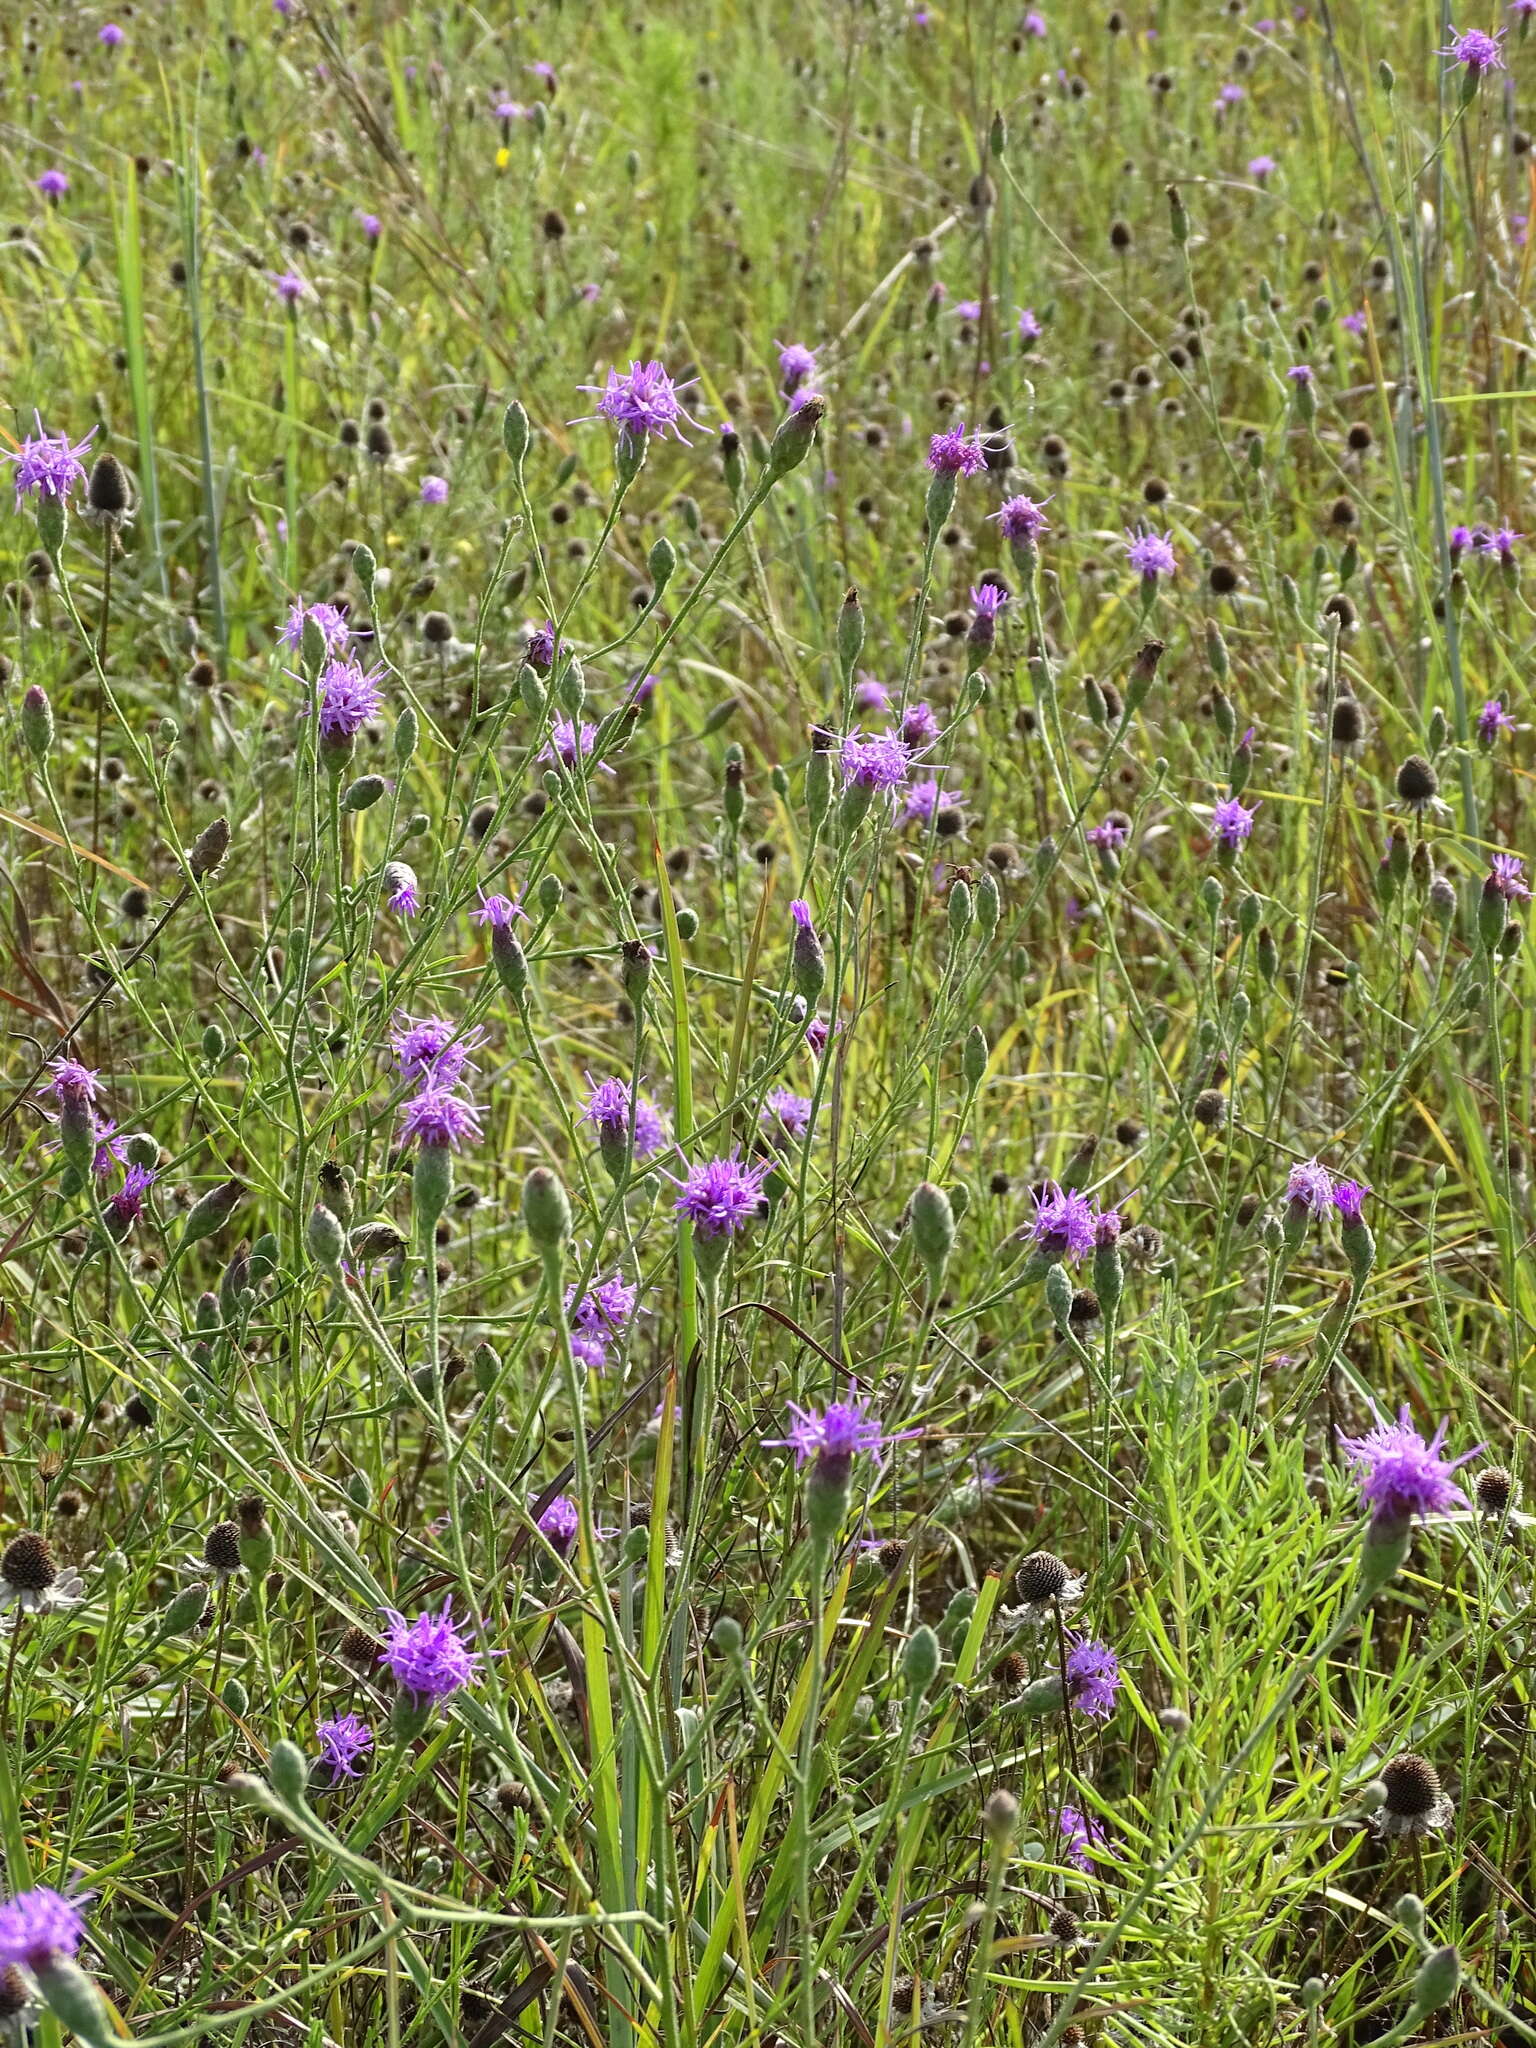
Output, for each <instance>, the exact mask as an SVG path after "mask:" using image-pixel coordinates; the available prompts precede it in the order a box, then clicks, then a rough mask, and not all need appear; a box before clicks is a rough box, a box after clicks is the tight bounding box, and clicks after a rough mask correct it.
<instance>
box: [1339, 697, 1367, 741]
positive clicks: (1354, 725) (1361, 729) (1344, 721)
mask: <svg viewBox="0 0 1536 2048" xmlns="http://www.w3.org/2000/svg"><path fill="white" fill-rule="evenodd" d="M1364 738H1365V713H1364V712H1363V711H1362V710H1361V708H1360V700H1359V699H1358V698H1357V697H1340V698H1339V699H1338V701H1337V702H1336V703H1335V705H1334V707H1333V744H1334V745H1335V746H1336V747H1357V746H1359V744H1360V742H1361V740H1363V739H1364Z"/></svg>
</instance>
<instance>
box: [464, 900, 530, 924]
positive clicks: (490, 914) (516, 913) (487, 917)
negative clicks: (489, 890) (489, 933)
mask: <svg viewBox="0 0 1536 2048" xmlns="http://www.w3.org/2000/svg"><path fill="white" fill-rule="evenodd" d="M469 914H470V917H471V918H472V919H473V921H474V922H475V923H476V924H488V925H489V926H490V927H491V929H492V930H493V931H501V930H505V929H506V928H507V927H508V926H509V925H511V924H512V923H513V921H514V920H515V919H517V918H519V917H520V918H522V919H523V920H524V922H525V923H526V922H527V918H528V913H527V911H526V910H524V909H523V907H522V905H521V904H520V903H519V902H518V900H517V898H516V897H515V896H482V897H481V898H480V902H479V905H478V906H477V908H475V909H474V910H472V911H471V912H470V913H469Z"/></svg>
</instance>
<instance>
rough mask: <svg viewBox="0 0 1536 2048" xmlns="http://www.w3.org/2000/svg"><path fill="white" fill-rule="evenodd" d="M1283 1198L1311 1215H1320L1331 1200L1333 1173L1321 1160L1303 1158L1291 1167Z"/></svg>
mask: <svg viewBox="0 0 1536 2048" xmlns="http://www.w3.org/2000/svg"><path fill="white" fill-rule="evenodd" d="M1285 1198H1286V1200H1287V1201H1288V1202H1294V1203H1296V1204H1297V1205H1298V1207H1300V1208H1302V1209H1305V1210H1307V1211H1308V1212H1309V1213H1310V1214H1311V1215H1313V1216H1321V1215H1322V1213H1323V1211H1324V1210H1325V1209H1326V1208H1327V1207H1328V1206H1329V1204H1330V1203H1331V1202H1332V1200H1333V1175H1332V1174H1331V1173H1330V1172H1329V1171H1328V1169H1327V1167H1326V1166H1324V1165H1323V1163H1322V1162H1321V1160H1318V1159H1305V1160H1303V1161H1302V1162H1301V1164H1300V1165H1299V1166H1293V1167H1292V1168H1291V1171H1290V1175H1289V1177H1288V1179H1287V1180H1286V1183H1285Z"/></svg>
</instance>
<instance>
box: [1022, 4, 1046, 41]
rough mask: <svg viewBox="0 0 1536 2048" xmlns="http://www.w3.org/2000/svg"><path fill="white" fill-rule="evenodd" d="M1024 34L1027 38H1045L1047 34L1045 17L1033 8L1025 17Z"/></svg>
mask: <svg viewBox="0 0 1536 2048" xmlns="http://www.w3.org/2000/svg"><path fill="white" fill-rule="evenodd" d="M1024 33H1025V35H1027V36H1043V35H1044V34H1045V33H1046V27H1045V16H1044V15H1043V14H1040V13H1037V12H1036V10H1035V9H1034V8H1031V9H1030V11H1029V13H1028V14H1026V15H1025V17H1024Z"/></svg>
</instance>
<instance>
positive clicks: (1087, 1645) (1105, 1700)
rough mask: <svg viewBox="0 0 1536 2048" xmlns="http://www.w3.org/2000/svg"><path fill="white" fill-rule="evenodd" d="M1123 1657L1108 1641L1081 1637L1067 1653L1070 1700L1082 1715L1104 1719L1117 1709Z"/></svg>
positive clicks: (1068, 1694) (1068, 1695)
mask: <svg viewBox="0 0 1536 2048" xmlns="http://www.w3.org/2000/svg"><path fill="white" fill-rule="evenodd" d="M1120 1684H1121V1679H1120V1659H1119V1658H1118V1657H1117V1656H1116V1655H1115V1653H1114V1651H1113V1650H1112V1649H1111V1648H1110V1647H1109V1645H1108V1644H1107V1643H1100V1642H1096V1641H1094V1640H1093V1639H1092V1638H1091V1637H1088V1636H1078V1637H1077V1638H1076V1640H1075V1641H1074V1642H1073V1644H1072V1647H1071V1649H1070V1650H1068V1652H1067V1699H1068V1702H1069V1703H1070V1704H1071V1705H1072V1706H1074V1707H1076V1709H1077V1711H1078V1712H1079V1713H1080V1714H1090V1715H1092V1716H1093V1718H1094V1719H1095V1720H1100V1721H1102V1720H1105V1719H1106V1718H1107V1717H1108V1716H1109V1715H1110V1714H1112V1713H1113V1712H1114V1711H1115V1695H1116V1693H1117V1692H1119V1690H1120Z"/></svg>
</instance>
